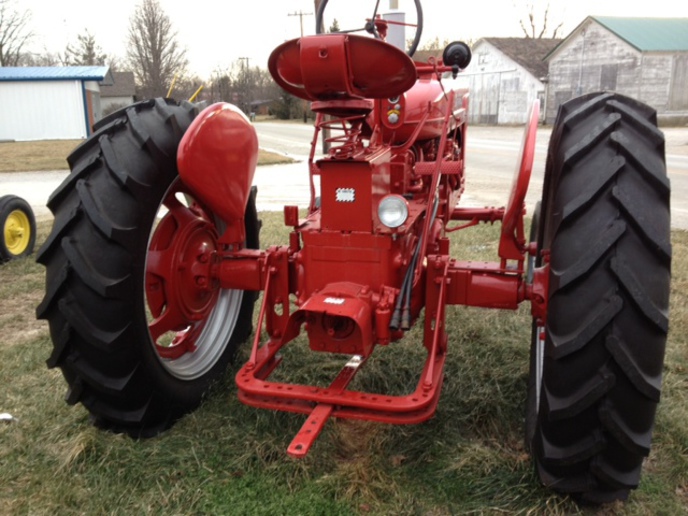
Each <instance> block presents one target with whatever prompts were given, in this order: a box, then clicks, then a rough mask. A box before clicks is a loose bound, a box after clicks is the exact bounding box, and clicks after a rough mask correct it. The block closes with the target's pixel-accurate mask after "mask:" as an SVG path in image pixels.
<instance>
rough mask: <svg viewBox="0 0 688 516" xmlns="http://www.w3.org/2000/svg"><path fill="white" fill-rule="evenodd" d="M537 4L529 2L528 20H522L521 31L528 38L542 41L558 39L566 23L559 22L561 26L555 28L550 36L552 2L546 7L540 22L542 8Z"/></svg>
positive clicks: (520, 21)
mask: <svg viewBox="0 0 688 516" xmlns="http://www.w3.org/2000/svg"><path fill="white" fill-rule="evenodd" d="M535 3H536V2H534V1H532V0H531V1H529V2H528V3H527V7H528V14H527V17H526V19H523V18H521V19H520V20H519V23H520V25H521V30H523V34H524V35H525V37H526V38H533V39H542V38H556V37H557V35H558V34H559V31H560V30H561V28H562V26H563V25H564V22H559V24H557V25H555V26H554V29H552V31H551V33H550V34H547V31H548V30H549V29H550V26H551V22H552V20H550V16H551V13H550V2H549V1H548V2H547V3H546V4H545V6H544V12H543V14H542V20H541V21H540V20H538V18H539V16H538V11H539V10H540V8H539V7H538V6H536V5H535Z"/></svg>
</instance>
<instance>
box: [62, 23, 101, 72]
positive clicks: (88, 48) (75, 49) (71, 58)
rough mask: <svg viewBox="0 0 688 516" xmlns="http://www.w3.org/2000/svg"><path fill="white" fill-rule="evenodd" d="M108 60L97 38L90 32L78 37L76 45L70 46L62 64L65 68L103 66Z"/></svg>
mask: <svg viewBox="0 0 688 516" xmlns="http://www.w3.org/2000/svg"><path fill="white" fill-rule="evenodd" d="M107 59H108V56H107V54H105V53H104V52H103V49H102V48H100V45H98V44H97V43H96V38H95V37H94V36H93V34H91V33H90V32H89V31H88V30H86V31H85V33H84V34H79V35H78V36H77V42H76V44H68V45H67V48H65V52H64V56H63V57H62V62H63V64H64V65H65V66H103V65H105V63H106V61H107Z"/></svg>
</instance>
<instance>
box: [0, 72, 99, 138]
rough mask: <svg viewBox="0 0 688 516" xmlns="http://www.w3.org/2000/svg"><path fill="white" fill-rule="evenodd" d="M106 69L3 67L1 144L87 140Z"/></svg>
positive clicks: (0, 91)
mask: <svg viewBox="0 0 688 516" xmlns="http://www.w3.org/2000/svg"><path fill="white" fill-rule="evenodd" d="M108 75H109V72H108V67H107V66H62V67H52V66H46V67H0V141H2V140H17V141H22V140H67V139H79V138H86V137H88V136H89V135H90V134H91V127H92V126H93V124H94V123H95V122H96V121H97V120H99V119H100V118H101V117H102V110H101V106H100V86H99V84H98V83H99V82H101V81H104V80H105V79H106V77H107V76H108Z"/></svg>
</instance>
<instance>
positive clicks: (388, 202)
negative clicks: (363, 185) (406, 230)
mask: <svg viewBox="0 0 688 516" xmlns="http://www.w3.org/2000/svg"><path fill="white" fill-rule="evenodd" d="M377 215H378V217H380V222H382V223H383V224H384V225H385V226H387V227H388V228H398V227H399V226H401V225H402V224H403V223H404V222H406V219H408V203H407V202H406V199H404V198H403V197H402V196H401V195H388V196H387V197H385V198H384V199H382V201H380V204H379V206H378V207H377Z"/></svg>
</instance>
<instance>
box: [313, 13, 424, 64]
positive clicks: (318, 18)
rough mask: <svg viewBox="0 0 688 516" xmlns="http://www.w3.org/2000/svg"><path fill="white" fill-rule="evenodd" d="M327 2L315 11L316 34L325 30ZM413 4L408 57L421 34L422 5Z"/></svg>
mask: <svg viewBox="0 0 688 516" xmlns="http://www.w3.org/2000/svg"><path fill="white" fill-rule="evenodd" d="M328 2H329V0H322V1H321V2H320V5H319V6H318V10H317V12H316V13H315V33H316V34H323V33H324V32H326V29H325V27H324V24H323V19H324V15H325V8H326V7H327V4H328ZM414 4H415V6H416V32H415V33H414V35H413V41H411V45H410V46H409V48H407V49H406V54H407V55H408V56H409V57H413V54H415V53H416V49H417V48H418V44H419V43H420V37H421V35H422V34H423V7H422V6H421V5H420V0H414ZM376 32H377V31H376Z"/></svg>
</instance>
